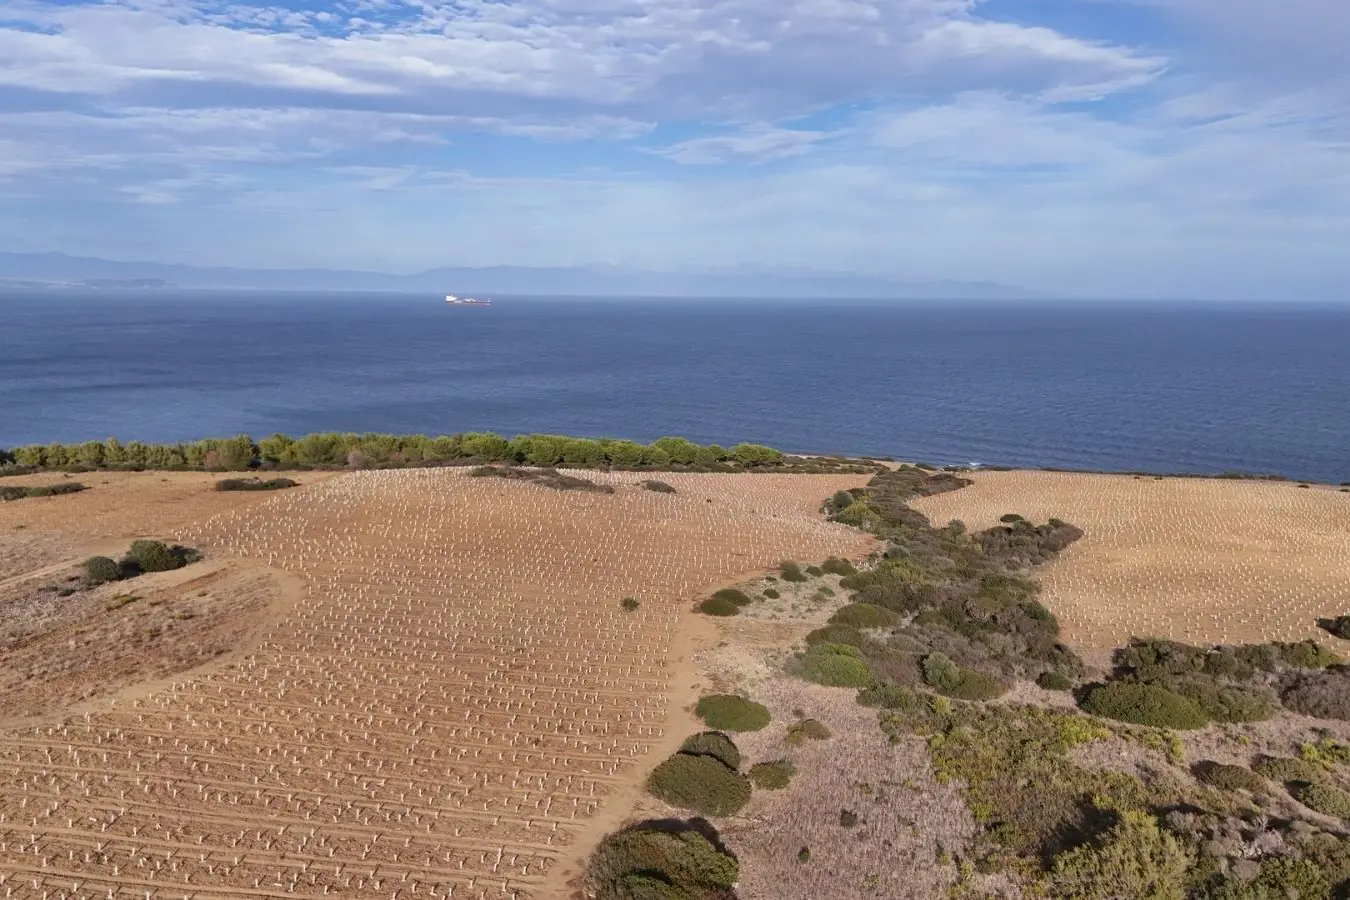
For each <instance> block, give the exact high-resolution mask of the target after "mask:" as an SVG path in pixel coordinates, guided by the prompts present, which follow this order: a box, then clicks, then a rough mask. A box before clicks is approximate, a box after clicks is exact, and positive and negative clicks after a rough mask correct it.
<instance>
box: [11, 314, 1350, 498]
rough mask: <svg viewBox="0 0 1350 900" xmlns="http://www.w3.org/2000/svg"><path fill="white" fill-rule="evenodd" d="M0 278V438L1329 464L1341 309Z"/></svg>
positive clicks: (1339, 442)
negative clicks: (474, 441)
mask: <svg viewBox="0 0 1350 900" xmlns="http://www.w3.org/2000/svg"><path fill="white" fill-rule="evenodd" d="M494 301H495V302H494V303H493V305H492V306H490V307H450V306H448V305H447V304H446V303H445V302H444V300H443V298H441V297H438V296H427V295H417V296H408V295H379V294H350V293H324V294H320V293H312V294H306V293H267V292H218V291H178V290H165V289H160V290H153V291H148V292H139V293H137V292H123V291H78V290H41V291H33V290H9V291H4V290H3V289H0V447H13V446H17V445H22V444H27V443H46V442H48V441H53V440H57V441H63V442H72V441H80V440H87V439H93V438H106V437H109V436H112V435H115V436H117V437H118V438H120V439H122V440H124V441H125V440H130V439H138V440H143V441H179V440H189V439H194V438H198V437H204V436H221V435H231V434H238V433H248V434H251V435H253V436H255V437H259V436H263V435H266V434H270V433H272V432H275V431H282V432H286V433H289V434H293V435H294V434H302V433H306V432H311V431H330V430H332V431H357V432H366V431H375V432H400V433H408V432H423V433H429V434H431V433H452V432H457V431H477V430H489V431H497V432H500V433H503V434H508V435H510V434H517V433H523V432H547V433H562V434H570V435H579V436H597V437H598V436H610V437H624V438H631V439H635V440H639V441H644V442H645V441H650V440H653V439H655V438H658V437H661V436H663V435H668V434H675V435H683V436H685V437H687V438H689V439H691V440H695V441H699V442H704V443H707V442H718V443H722V444H731V443H735V442H738V441H754V442H759V443H765V444H770V445H772V446H775V447H779V448H782V449H785V450H789V451H796V452H803V453H849V454H873V455H879V456H893V457H896V458H899V459H906V460H914V461H924V462H928V463H932V464H937V465H945V464H962V465H966V464H978V465H986V466H1018V467H1046V468H1074V469H1091V470H1110V471H1152V472H1191V473H1207V474H1217V473H1221V472H1247V473H1269V474H1280V475H1284V476H1287V477H1290V478H1295V479H1300V480H1317V481H1327V482H1336V483H1340V482H1347V481H1350V304H1343V305H1312V304H1305V303H1298V302H1287V303H1278V304H1275V303H1271V304H1266V305H1257V304H1250V303H1247V304H1240V305H1239V304H1228V305H1225V304H1217V303H1162V302H1149V303H1116V302H1067V301H1066V302H1061V301H1036V302H1008V301H1002V302H992V301H982V302H957V301H909V300H906V301H894V302H882V301H856V300H708V299H684V300H682V299H642V298H628V299H624V298H595V299H584V298H516V297H499V298H494Z"/></svg>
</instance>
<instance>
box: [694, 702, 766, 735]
mask: <svg viewBox="0 0 1350 900" xmlns="http://www.w3.org/2000/svg"><path fill="white" fill-rule="evenodd" d="M694 713H695V715H697V716H698V717H699V718H700V719H702V720H703V721H704V722H705V723H706V724H707V726H708V727H709V728H715V729H717V730H718V731H759V730H760V729H761V728H763V727H764V726H766V725H768V724H769V721H770V718H771V717H770V716H769V708H768V707H767V706H765V705H764V704H762V703H756V702H755V701H753V700H747V699H745V698H744V697H737V696H736V695H735V694H709V695H708V696H706V697H703V698H702V699H700V700H699V701H698V705H697V706H695V707H694Z"/></svg>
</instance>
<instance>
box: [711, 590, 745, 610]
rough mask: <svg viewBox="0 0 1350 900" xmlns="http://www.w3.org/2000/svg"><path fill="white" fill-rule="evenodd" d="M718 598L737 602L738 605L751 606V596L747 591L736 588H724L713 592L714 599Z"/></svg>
mask: <svg viewBox="0 0 1350 900" xmlns="http://www.w3.org/2000/svg"><path fill="white" fill-rule="evenodd" d="M718 598H721V599H722V600H726V601H727V602H729V603H734V604H736V605H737V606H749V605H750V597H749V595H748V594H746V593H745V591H738V590H736V588H722V590H720V591H718V592H717V593H715V594H713V599H718Z"/></svg>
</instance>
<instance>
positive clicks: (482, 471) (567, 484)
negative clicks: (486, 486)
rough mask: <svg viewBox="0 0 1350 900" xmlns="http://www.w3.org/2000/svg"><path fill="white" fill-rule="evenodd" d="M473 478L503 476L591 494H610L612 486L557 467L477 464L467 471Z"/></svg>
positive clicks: (547, 486) (508, 478)
mask: <svg viewBox="0 0 1350 900" xmlns="http://www.w3.org/2000/svg"><path fill="white" fill-rule="evenodd" d="M469 475H471V476H472V477H474V478H504V479H507V480H508V481H524V482H528V483H530V484H537V485H541V486H543V487H546V488H552V489H553V490H555V491H585V492H588V493H592V494H612V493H614V486H613V485H609V484H596V483H595V482H594V481H591V480H590V479H589V478H579V477H578V476H576V475H564V474H563V473H561V472H559V471H558V470H557V469H521V468H516V467H514V466H478V467H477V468H475V469H471V470H470V471H469Z"/></svg>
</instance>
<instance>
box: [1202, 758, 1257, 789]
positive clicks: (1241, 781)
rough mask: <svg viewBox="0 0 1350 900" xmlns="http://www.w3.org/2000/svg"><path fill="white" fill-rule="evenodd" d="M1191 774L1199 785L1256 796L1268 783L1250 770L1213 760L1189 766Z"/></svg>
mask: <svg viewBox="0 0 1350 900" xmlns="http://www.w3.org/2000/svg"><path fill="white" fill-rule="evenodd" d="M1191 772H1192V773H1194V775H1195V777H1196V780H1198V781H1199V782H1200V783H1201V784H1207V785H1209V786H1210V787H1216V788H1218V789H1219V790H1221V791H1248V792H1250V793H1253V794H1257V793H1261V792H1263V791H1265V790H1267V789H1268V788H1269V783H1268V782H1267V781H1266V780H1265V779H1264V778H1262V777H1261V776H1260V775H1257V774H1256V773H1255V772H1253V771H1252V770H1250V769H1245V768H1243V767H1242V766H1230V765H1225V764H1224V763H1219V762H1214V761H1213V760H1208V759H1206V760H1201V761H1200V762H1198V763H1196V764H1195V765H1193V766H1191Z"/></svg>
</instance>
